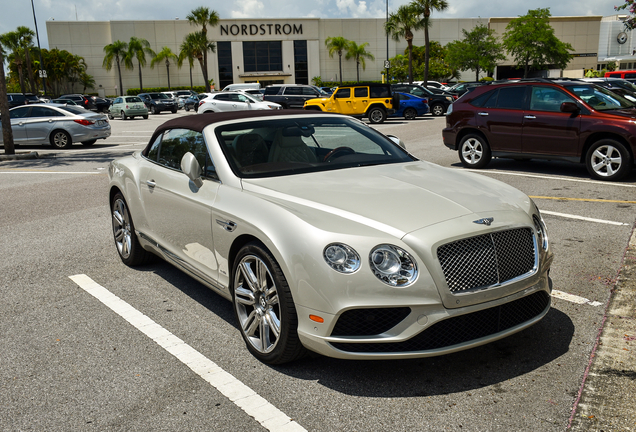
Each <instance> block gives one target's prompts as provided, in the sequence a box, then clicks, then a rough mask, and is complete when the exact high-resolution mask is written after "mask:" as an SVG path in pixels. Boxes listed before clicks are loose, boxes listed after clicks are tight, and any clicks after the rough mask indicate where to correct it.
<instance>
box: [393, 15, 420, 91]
mask: <svg viewBox="0 0 636 432" xmlns="http://www.w3.org/2000/svg"><path fill="white" fill-rule="evenodd" d="M422 25H423V24H422V20H420V18H419V8H418V6H416V5H414V3H411V4H409V5H402V6H400V7H399V8H398V10H397V11H395V12H391V14H390V15H389V19H388V20H387V22H386V23H385V24H384V31H385V32H386V34H387V35H390V36H391V37H392V38H393V39H394V40H395V41H398V42H399V41H400V39H401V38H404V39H405V40H406V44H407V47H408V48H407V50H408V53H409V84H411V83H413V31H415V30H419V29H421V28H422Z"/></svg>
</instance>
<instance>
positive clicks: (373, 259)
mask: <svg viewBox="0 0 636 432" xmlns="http://www.w3.org/2000/svg"><path fill="white" fill-rule="evenodd" d="M369 265H370V266H371V270H372V271H373V274H374V275H375V276H376V277H377V278H378V279H380V280H381V281H382V282H384V283H385V284H387V285H390V286H397V287H403V286H407V285H410V284H412V283H413V282H415V279H417V264H416V262H415V259H414V258H413V257H412V256H411V255H409V253H408V252H407V251H405V250H404V249H401V248H399V247H397V246H393V245H379V246H376V247H375V248H374V249H373V250H372V251H371V253H370V254H369Z"/></svg>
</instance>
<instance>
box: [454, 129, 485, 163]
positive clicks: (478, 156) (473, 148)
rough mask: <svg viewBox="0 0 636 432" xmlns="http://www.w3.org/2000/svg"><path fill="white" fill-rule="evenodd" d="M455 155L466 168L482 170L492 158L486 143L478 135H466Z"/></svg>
mask: <svg viewBox="0 0 636 432" xmlns="http://www.w3.org/2000/svg"><path fill="white" fill-rule="evenodd" d="M457 153H458V154H459V160H460V161H461V163H462V165H464V166H465V167H466V168H484V167H485V166H486V165H488V163H489V162H490V159H491V158H492V153H491V152H490V146H489V145H488V141H486V138H484V137H483V136H482V135H478V134H468V135H466V136H465V137H464V138H462V140H461V142H460V143H459V148H458V149H457Z"/></svg>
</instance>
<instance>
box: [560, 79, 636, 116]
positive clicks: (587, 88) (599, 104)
mask: <svg viewBox="0 0 636 432" xmlns="http://www.w3.org/2000/svg"><path fill="white" fill-rule="evenodd" d="M566 88H567V89H568V90H570V91H571V92H572V93H574V94H576V95H577V96H578V97H580V98H581V99H583V101H584V102H585V103H586V104H588V105H589V106H591V107H592V108H594V109H595V110H597V111H610V110H616V109H623V108H633V107H634V104H633V103H632V102H630V101H628V100H627V99H625V98H624V97H622V96H619V95H617V94H616V93H613V92H611V91H610V90H607V89H605V88H603V87H598V86H595V85H580V84H577V85H571V86H567V87H566Z"/></svg>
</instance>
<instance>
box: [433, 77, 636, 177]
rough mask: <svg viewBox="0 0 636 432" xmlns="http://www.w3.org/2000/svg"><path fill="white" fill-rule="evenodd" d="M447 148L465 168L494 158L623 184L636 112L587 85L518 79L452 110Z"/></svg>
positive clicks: (635, 138) (634, 142)
mask: <svg viewBox="0 0 636 432" xmlns="http://www.w3.org/2000/svg"><path fill="white" fill-rule="evenodd" d="M442 136H443V139H444V145H446V146H447V147H448V148H450V149H451V150H455V151H457V152H458V154H459V159H460V161H461V162H462V164H463V165H464V166H465V167H469V168H484V167H485V166H486V165H488V163H489V162H490V160H491V158H492V157H505V158H513V159H547V160H564V161H570V162H579V163H585V164H586V166H587V170H588V172H589V173H590V175H591V176H592V177H593V178H596V179H599V180H619V179H621V178H623V177H624V176H626V175H627V174H629V173H630V172H631V169H632V167H633V164H634V155H636V107H635V106H634V104H633V103H631V102H630V101H628V100H627V99H625V98H623V97H621V96H619V95H617V94H615V93H612V92H611V91H609V90H607V89H605V88H603V87H599V86H596V85H593V84H591V83H587V82H583V81H552V80H547V79H536V80H521V81H516V82H510V83H506V84H493V85H490V86H484V87H479V88H476V89H474V90H472V91H471V92H469V93H467V94H465V95H464V96H462V97H461V98H459V99H458V100H457V101H456V102H455V103H454V104H453V105H452V106H451V108H450V109H449V112H448V114H447V116H446V128H445V129H444V130H443V131H442Z"/></svg>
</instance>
